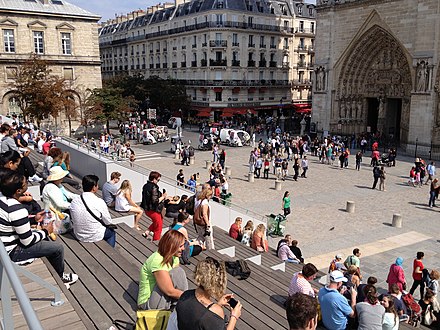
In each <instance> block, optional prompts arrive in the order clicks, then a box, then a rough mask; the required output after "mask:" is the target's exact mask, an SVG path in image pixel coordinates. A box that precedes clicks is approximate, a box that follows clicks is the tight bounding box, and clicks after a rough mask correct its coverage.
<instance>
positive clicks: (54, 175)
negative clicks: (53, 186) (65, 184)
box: [47, 166, 69, 181]
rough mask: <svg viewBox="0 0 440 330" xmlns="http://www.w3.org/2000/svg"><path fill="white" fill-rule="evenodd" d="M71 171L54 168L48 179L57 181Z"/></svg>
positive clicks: (59, 167)
mask: <svg viewBox="0 0 440 330" xmlns="http://www.w3.org/2000/svg"><path fill="white" fill-rule="evenodd" d="M67 174H69V171H65V170H63V168H62V167H61V166H53V167H51V169H50V171H49V176H48V177H47V181H56V180H59V179H62V178H64V177H65V176H66V175H67Z"/></svg>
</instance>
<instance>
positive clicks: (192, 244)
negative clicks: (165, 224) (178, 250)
mask: <svg viewBox="0 0 440 330" xmlns="http://www.w3.org/2000/svg"><path fill="white" fill-rule="evenodd" d="M189 221H190V218H189V214H188V213H186V212H181V213H179V215H178V216H177V218H175V219H174V220H173V223H172V224H171V226H170V229H171V230H177V231H178V232H180V233H182V234H183V235H184V236H185V242H186V243H185V248H186V244H188V246H189V257H195V256H198V255H199V254H200V252H202V250H203V246H201V245H200V242H199V241H198V240H190V239H189V236H188V231H187V230H186V228H185V226H186V225H187V224H188V223H189Z"/></svg>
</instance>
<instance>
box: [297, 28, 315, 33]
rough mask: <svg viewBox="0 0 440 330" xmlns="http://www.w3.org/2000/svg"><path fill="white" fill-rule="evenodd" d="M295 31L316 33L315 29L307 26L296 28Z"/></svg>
mask: <svg viewBox="0 0 440 330" xmlns="http://www.w3.org/2000/svg"><path fill="white" fill-rule="evenodd" d="M295 33H298V34H315V29H310V28H308V29H306V28H296V29H295Z"/></svg>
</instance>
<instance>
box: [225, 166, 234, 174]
mask: <svg viewBox="0 0 440 330" xmlns="http://www.w3.org/2000/svg"><path fill="white" fill-rule="evenodd" d="M225 171H226V175H231V173H232V170H231V167H230V166H226V167H225Z"/></svg>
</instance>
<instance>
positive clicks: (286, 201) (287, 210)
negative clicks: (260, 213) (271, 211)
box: [283, 191, 290, 217]
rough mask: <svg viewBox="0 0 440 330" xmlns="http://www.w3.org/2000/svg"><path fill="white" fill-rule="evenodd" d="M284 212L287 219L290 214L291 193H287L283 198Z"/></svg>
mask: <svg viewBox="0 0 440 330" xmlns="http://www.w3.org/2000/svg"><path fill="white" fill-rule="evenodd" d="M283 211H284V216H285V217H287V216H288V215H289V214H290V193H289V192H288V191H286V192H285V193H284V197H283Z"/></svg>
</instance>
